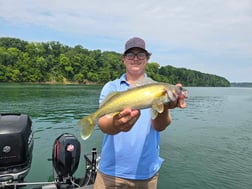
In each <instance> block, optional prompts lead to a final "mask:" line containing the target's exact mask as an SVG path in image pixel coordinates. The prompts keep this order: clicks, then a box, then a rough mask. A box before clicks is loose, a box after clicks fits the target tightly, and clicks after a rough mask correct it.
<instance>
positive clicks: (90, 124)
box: [78, 114, 96, 140]
mask: <svg viewBox="0 0 252 189" xmlns="http://www.w3.org/2000/svg"><path fill="white" fill-rule="evenodd" d="M95 124H96V120H95V119H94V116H93V115H92V114H91V115H89V116H86V117H84V118H82V119H81V120H80V121H79V122H78V126H79V127H81V138H82V139H83V140H87V139H88V138H89V137H90V136H91V134H92V133H93V130H94V127H95Z"/></svg>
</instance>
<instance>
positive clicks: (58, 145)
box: [52, 133, 81, 179]
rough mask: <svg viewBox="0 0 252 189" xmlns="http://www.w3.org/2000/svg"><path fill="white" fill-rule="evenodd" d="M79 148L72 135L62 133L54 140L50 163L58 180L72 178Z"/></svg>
mask: <svg viewBox="0 0 252 189" xmlns="http://www.w3.org/2000/svg"><path fill="white" fill-rule="evenodd" d="M80 148H81V145H80V142H79V141H78V139H77V138H76V137H75V136H74V135H72V134H69V133H63V134H61V135H60V136H59V137H58V138H56V140H55V142H54V148H53V153H52V161H53V167H54V169H55V171H56V173H57V176H58V177H59V178H60V179H61V178H66V177H71V176H73V174H74V172H75V171H76V169H77V168H78V165H79V160H80Z"/></svg>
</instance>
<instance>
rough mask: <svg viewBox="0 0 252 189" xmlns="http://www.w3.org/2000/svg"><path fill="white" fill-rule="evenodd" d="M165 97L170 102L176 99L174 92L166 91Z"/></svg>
mask: <svg viewBox="0 0 252 189" xmlns="http://www.w3.org/2000/svg"><path fill="white" fill-rule="evenodd" d="M167 95H168V98H169V100H170V101H175V100H176V99H177V95H176V93H175V92H172V91H170V90H168V91H167Z"/></svg>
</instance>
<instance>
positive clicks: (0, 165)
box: [0, 114, 33, 188]
mask: <svg viewBox="0 0 252 189" xmlns="http://www.w3.org/2000/svg"><path fill="white" fill-rule="evenodd" d="M31 126H32V121H31V119H30V118H29V116H28V115H25V114H0V188H1V185H4V183H14V182H16V183H19V182H23V180H24V178H25V176H26V175H27V174H28V172H29V170H30V166H31V162H32V150H33V133H32V129H31Z"/></svg>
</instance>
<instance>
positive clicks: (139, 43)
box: [124, 37, 151, 55]
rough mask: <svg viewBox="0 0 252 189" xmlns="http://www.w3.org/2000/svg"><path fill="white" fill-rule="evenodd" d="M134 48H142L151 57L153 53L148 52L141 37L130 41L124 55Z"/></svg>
mask: <svg viewBox="0 0 252 189" xmlns="http://www.w3.org/2000/svg"><path fill="white" fill-rule="evenodd" d="M132 48H140V49H143V50H144V51H146V52H147V53H148V54H149V55H151V53H149V52H148V50H147V49H146V46H145V41H144V40H143V39H141V38H139V37H133V38H131V39H129V40H128V41H127V42H126V44H125V51H124V54H125V53H126V52H127V51H128V50H129V49H132Z"/></svg>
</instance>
